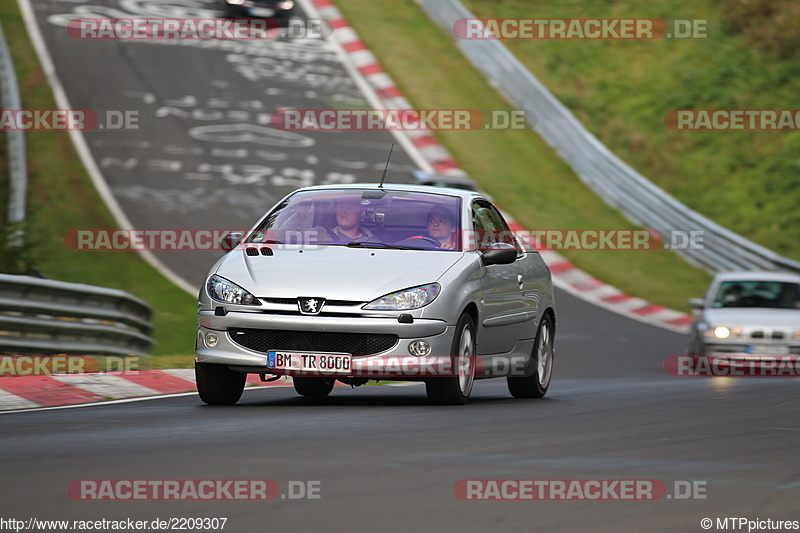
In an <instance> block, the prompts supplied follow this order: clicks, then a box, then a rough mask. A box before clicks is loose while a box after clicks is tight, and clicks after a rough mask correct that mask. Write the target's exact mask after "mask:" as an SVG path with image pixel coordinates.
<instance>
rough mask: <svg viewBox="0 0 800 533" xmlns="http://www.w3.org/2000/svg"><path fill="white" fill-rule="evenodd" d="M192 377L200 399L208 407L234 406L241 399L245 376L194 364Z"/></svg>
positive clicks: (224, 367) (201, 364)
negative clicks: (195, 382)
mask: <svg viewBox="0 0 800 533" xmlns="http://www.w3.org/2000/svg"><path fill="white" fill-rule="evenodd" d="M194 376H195V380H196V381H197V392H198V393H200V399H201V400H203V402H205V403H207V404H208V405H233V404H235V403H236V402H238V401H239V398H241V397H242V392H244V383H245V380H246V379H247V374H242V373H239V372H233V371H231V370H230V369H228V367H227V366H225V365H215V364H210V363H195V364H194Z"/></svg>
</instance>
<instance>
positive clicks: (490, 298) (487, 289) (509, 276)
mask: <svg viewBox="0 0 800 533" xmlns="http://www.w3.org/2000/svg"><path fill="white" fill-rule="evenodd" d="M472 224H473V228H474V230H475V235H476V242H477V247H478V250H486V249H487V248H488V247H489V246H491V245H492V244H494V243H496V242H507V243H511V244H514V245H517V243H516V240H515V238H514V236H513V234H512V233H511V230H509V228H508V225H507V224H506V223H505V221H504V220H503V217H502V216H501V215H500V213H499V211H497V209H496V208H495V207H494V206H493V205H492V204H490V203H489V202H487V201H485V200H476V201H474V202H473V204H472ZM527 264H528V261H526V257H525V253H524V252H522V251H520V253H519V254H518V258H517V261H515V262H514V263H511V264H508V265H489V266H484V267H483V272H482V276H481V288H482V297H481V301H480V304H481V307H482V309H481V324H480V328H479V329H480V330H479V334H478V354H479V355H490V354H500V353H507V352H509V351H511V350H512V349H513V348H514V346H515V345H516V343H517V341H518V340H519V339H522V338H526V336H527V335H528V334H529V333H528V330H530V329H531V324H532V321H531V319H532V318H533V316H534V314H532V313H531V304H530V302H529V301H526V299H525V298H523V294H522V293H523V291H524V290H525V281H526V272H525V269H526V266H527ZM529 276H530V273H528V277H529Z"/></svg>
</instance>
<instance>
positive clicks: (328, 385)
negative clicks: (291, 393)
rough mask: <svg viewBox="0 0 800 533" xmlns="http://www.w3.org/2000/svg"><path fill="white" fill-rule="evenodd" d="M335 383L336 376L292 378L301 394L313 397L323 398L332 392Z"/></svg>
mask: <svg viewBox="0 0 800 533" xmlns="http://www.w3.org/2000/svg"><path fill="white" fill-rule="evenodd" d="M334 383H336V379H335V378H304V377H293V378H292V384H294V390H295V392H297V394H299V395H300V396H308V397H312V398H321V397H323V396H327V395H328V394H330V393H331V391H332V390H333V385H334Z"/></svg>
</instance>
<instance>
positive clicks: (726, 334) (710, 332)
mask: <svg viewBox="0 0 800 533" xmlns="http://www.w3.org/2000/svg"><path fill="white" fill-rule="evenodd" d="M741 333H742V330H741V329H739V328H729V327H727V326H717V327H709V328H708V329H707V330H706V333H705V335H706V337H707V338H709V339H735V338H737V337H738V336H739V335H741Z"/></svg>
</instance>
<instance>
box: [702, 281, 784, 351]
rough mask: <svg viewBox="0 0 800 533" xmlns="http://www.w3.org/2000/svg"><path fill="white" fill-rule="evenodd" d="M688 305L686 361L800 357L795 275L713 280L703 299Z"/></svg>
mask: <svg viewBox="0 0 800 533" xmlns="http://www.w3.org/2000/svg"><path fill="white" fill-rule="evenodd" d="M690 304H691V306H692V308H693V311H694V315H695V319H694V322H693V323H692V326H691V330H690V332H689V340H688V352H689V355H709V356H713V355H767V356H774V355H800V276H798V275H797V274H792V273H789V272H725V273H721V274H717V275H716V276H715V277H714V279H713V280H712V282H711V285H710V286H709V288H708V291H707V293H706V296H705V298H704V299H702V298H693V299H691V300H690Z"/></svg>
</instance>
